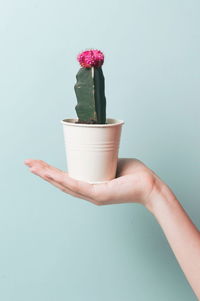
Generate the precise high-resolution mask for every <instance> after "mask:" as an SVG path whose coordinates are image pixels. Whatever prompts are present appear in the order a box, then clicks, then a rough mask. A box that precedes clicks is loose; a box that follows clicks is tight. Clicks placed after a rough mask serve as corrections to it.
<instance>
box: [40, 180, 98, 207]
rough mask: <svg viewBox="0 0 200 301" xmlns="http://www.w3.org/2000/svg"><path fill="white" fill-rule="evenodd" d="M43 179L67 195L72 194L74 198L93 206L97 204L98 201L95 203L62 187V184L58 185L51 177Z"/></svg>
mask: <svg viewBox="0 0 200 301" xmlns="http://www.w3.org/2000/svg"><path fill="white" fill-rule="evenodd" d="M43 179H44V180H45V181H47V182H49V183H50V184H52V185H53V186H55V187H57V188H58V189H60V190H61V191H63V192H65V193H67V194H70V195H72V196H74V197H76V198H79V199H84V200H86V201H89V202H91V203H93V204H96V201H95V200H93V199H90V198H86V197H84V196H82V195H80V194H78V193H76V192H74V191H72V190H70V189H67V188H66V187H65V186H63V185H60V184H58V183H57V182H55V181H53V180H52V179H51V178H50V177H45V178H43Z"/></svg>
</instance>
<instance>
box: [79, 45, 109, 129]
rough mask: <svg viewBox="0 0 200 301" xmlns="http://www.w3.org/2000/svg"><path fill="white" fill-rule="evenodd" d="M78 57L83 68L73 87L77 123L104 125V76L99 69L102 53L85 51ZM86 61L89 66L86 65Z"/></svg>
mask: <svg viewBox="0 0 200 301" xmlns="http://www.w3.org/2000/svg"><path fill="white" fill-rule="evenodd" d="M88 53H89V56H88ZM85 54H87V56H85ZM94 55H96V57H94ZM97 55H98V57H97ZM80 56H81V58H79V61H80V60H82V61H81V66H83V67H82V68H81V69H80V70H79V71H78V73H77V75H76V80H77V81H76V84H75V86H74V89H75V93H76V97H77V102H78V104H77V105H76V107H75V110H76V113H77V116H78V122H77V123H89V124H90V123H91V124H95V123H96V124H105V123H106V97H105V92H104V90H105V84H104V75H103V71H102V68H101V65H102V63H103V56H102V53H101V52H100V51H98V52H97V51H96V52H95V51H87V52H83V53H82V54H81V55H80ZM85 57H86V58H85ZM86 59H87V60H88V61H89V62H90V64H89V63H87V64H86V62H85V60H86ZM92 60H93V61H92ZM95 64H96V66H95Z"/></svg>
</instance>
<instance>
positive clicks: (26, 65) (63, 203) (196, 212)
mask: <svg viewBox="0 0 200 301" xmlns="http://www.w3.org/2000/svg"><path fill="white" fill-rule="evenodd" d="M199 11H200V2H199V0H187V1H186V0H168V1H160V0H157V1H156V0H151V1H148V0H132V1H131V0H129V1H128V0H124V1H106V0H102V1H90V0H85V1H80V0H78V1H64V0H54V1H52V0H18V1H15V0H6V1H3V0H1V1H0V101H1V102H0V103H1V105H0V106H1V118H0V123H1V126H0V137H1V169H0V173H1V198H0V300H2V301H36V300H37V301H66V300H69V301H122V300H124V301H131V300H135V301H143V300H144V301H150V300H152V301H165V300H166V301H169V300H170V301H178V300H182V301H190V300H191V301H193V300H196V298H195V296H194V294H193V292H192V290H191V288H190V287H189V285H188V283H187V281H186V280H185V278H184V275H183V273H182V271H181V270H180V268H179V266H178V264H177V262H176V259H175V258H174V256H173V254H172V251H171V250H170V248H169V246H168V244H167V241H166V239H165V237H164V235H163V233H162V231H161V229H160V227H159V225H158V224H157V222H156V221H155V219H154V218H153V216H152V215H151V214H150V213H148V212H147V211H146V210H145V209H144V208H143V207H142V206H140V205H134V204H125V205H116V206H107V207H96V206H94V205H92V204H90V203H89V202H86V201H83V200H81V199H76V198H74V197H71V196H69V195H66V194H64V193H62V192H60V191H59V190H57V189H56V188H54V187H53V186H50V185H49V184H48V183H46V182H44V181H41V179H40V178H37V177H36V176H34V175H33V174H31V173H29V172H28V170H27V168H26V166H24V165H23V161H24V159H26V158H37V159H42V160H45V161H47V162H48V163H50V164H52V165H55V166H57V167H58V168H61V169H66V163H65V153H64V143H63V133H62V127H61V124H60V120H61V119H64V118H67V117H75V116H76V113H75V109H74V107H75V105H76V99H75V94H74V90H73V85H74V83H75V75H76V73H77V71H78V68H79V66H78V63H77V62H76V55H77V53H78V52H79V51H81V50H85V49H86V48H90V47H93V48H99V49H101V50H102V51H104V53H105V55H106V59H105V64H104V68H103V69H104V74H105V78H106V95H107V116H108V117H116V118H121V119H123V120H124V121H125V125H124V127H123V132H122V139H121V147H120V154H119V155H120V157H136V158H139V159H141V160H143V161H144V162H145V163H146V164H147V165H148V166H150V167H151V168H152V169H154V170H155V171H156V172H157V173H158V174H159V176H160V177H161V178H162V179H163V180H165V181H166V182H167V183H168V184H169V185H170V187H172V189H173V190H174V192H175V193H176V195H177V197H178V198H179V199H180V201H181V203H182V204H183V206H184V208H185V209H186V210H187V212H188V213H189V215H190V216H191V218H192V219H193V221H194V222H195V223H196V225H197V226H198V227H200V202H199V179H200V160H199V151H200V142H199V141H200V140H199V133H200V121H199V111H200V104H199V98H200V88H199V79H200V72H199V70H200V60H199V53H200V42H199V41H200V36H199V26H200V19H199ZM191 260H192V258H191Z"/></svg>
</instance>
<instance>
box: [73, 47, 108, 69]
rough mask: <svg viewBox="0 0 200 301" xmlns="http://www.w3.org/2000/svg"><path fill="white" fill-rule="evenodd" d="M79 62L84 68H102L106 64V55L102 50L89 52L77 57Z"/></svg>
mask: <svg viewBox="0 0 200 301" xmlns="http://www.w3.org/2000/svg"><path fill="white" fill-rule="evenodd" d="M77 60H78V61H79V63H80V65H81V66H82V67H84V68H92V67H101V66H102V65H103V62H104V54H103V53H102V52H101V51H100V50H92V49H91V50H87V51H83V52H81V53H80V54H79V55H78V56H77Z"/></svg>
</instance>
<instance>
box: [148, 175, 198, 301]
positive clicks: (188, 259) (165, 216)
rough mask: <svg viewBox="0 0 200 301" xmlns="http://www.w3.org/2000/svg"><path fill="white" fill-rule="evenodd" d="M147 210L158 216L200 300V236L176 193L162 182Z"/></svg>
mask: <svg viewBox="0 0 200 301" xmlns="http://www.w3.org/2000/svg"><path fill="white" fill-rule="evenodd" d="M156 181H157V182H156V184H155V189H154V190H153V191H152V193H151V195H150V199H149V202H148V203H147V208H148V209H149V211H150V212H151V213H152V214H153V215H154V216H155V218H156V219H157V221H158V223H159V224H160V226H161V228H162V230H163V232H164V233H165V235H166V238H167V240H168V242H169V244H170V246H171V248H172V250H173V252H174V254H175V256H176V258H177V260H178V262H179V264H180V266H181V268H182V270H183V272H184V274H185V276H186V278H187V279H188V281H189V283H190V285H191V287H192V288H193V290H194V292H195V293H196V295H197V297H198V298H199V300H200V232H199V231H198V229H197V228H196V226H195V225H194V224H193V223H192V221H191V219H190V218H189V217H188V215H187V214H186V212H185V211H184V209H183V207H182V206H181V205H180V203H179V202H178V200H177V199H176V197H175V195H174V194H173V193H172V191H171V190H170V189H169V188H168V187H167V186H166V185H165V184H163V183H162V182H161V181H160V180H156Z"/></svg>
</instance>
